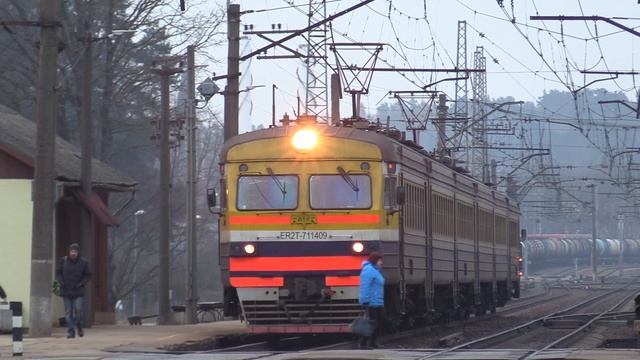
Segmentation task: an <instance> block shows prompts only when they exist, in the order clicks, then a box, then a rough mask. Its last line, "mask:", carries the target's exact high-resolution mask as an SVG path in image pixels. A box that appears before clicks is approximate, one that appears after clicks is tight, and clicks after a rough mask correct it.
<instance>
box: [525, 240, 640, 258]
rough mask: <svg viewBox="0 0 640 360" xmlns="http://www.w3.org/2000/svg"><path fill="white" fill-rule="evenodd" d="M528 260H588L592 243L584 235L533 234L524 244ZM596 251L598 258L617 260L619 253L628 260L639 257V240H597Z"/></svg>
mask: <svg viewBox="0 0 640 360" xmlns="http://www.w3.org/2000/svg"><path fill="white" fill-rule="evenodd" d="M524 247H525V249H526V250H527V256H528V258H529V260H531V261H536V262H546V261H556V262H557V261H558V260H560V261H563V260H568V259H575V258H579V259H585V258H586V259H588V258H589V257H590V256H591V247H592V241H591V238H590V237H589V235H585V234H549V235H544V234H534V235H531V236H530V238H529V239H527V240H526V241H525V242H524ZM596 251H597V254H598V257H599V258H602V259H618V257H619V256H620V252H621V251H622V252H623V256H624V257H625V258H629V259H634V260H635V259H637V258H638V257H640V240H634V239H625V240H624V241H622V242H621V241H620V240H617V239H597V240H596Z"/></svg>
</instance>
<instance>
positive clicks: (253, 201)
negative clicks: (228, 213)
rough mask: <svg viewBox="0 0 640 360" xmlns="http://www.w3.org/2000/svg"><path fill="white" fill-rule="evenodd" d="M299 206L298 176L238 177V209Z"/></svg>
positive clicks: (280, 208)
mask: <svg viewBox="0 0 640 360" xmlns="http://www.w3.org/2000/svg"><path fill="white" fill-rule="evenodd" d="M297 207H298V177H297V176H293V175H273V174H270V175H257V176H241V177H240V178H239V179H238V201H237V208H238V210H293V209H295V208H297Z"/></svg>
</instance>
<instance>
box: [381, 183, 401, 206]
mask: <svg viewBox="0 0 640 360" xmlns="http://www.w3.org/2000/svg"><path fill="white" fill-rule="evenodd" d="M396 186H397V179H396V177H395V176H387V177H385V178H384V207H385V208H392V207H395V206H396V205H398V204H397V203H396Z"/></svg>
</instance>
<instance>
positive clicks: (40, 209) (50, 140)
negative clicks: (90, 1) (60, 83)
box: [29, 0, 60, 337]
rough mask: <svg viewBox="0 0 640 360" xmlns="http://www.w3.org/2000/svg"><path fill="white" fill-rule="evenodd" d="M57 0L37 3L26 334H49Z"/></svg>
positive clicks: (45, 0)
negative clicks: (36, 52)
mask: <svg viewBox="0 0 640 360" xmlns="http://www.w3.org/2000/svg"><path fill="white" fill-rule="evenodd" d="M59 13H60V0H40V21H41V22H42V24H41V25H40V26H41V31H40V55H39V68H38V87H37V108H36V118H37V135H36V159H35V171H34V181H33V191H32V193H33V232H32V238H31V284H30V296H29V300H30V305H29V335H30V336H32V337H41V336H50V335H51V281H52V279H53V266H54V264H53V256H54V254H53V241H54V236H53V231H54V227H53V206H54V202H55V196H54V194H55V188H54V186H55V183H54V181H55V157H54V153H55V136H56V114H57V106H56V72H57V63H58V36H57V32H58V31H57V27H58V25H59V24H58V17H59Z"/></svg>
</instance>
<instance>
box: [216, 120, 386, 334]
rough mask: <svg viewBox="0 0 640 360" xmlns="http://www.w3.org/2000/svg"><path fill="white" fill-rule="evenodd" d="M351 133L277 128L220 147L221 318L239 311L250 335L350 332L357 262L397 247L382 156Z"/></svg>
mask: <svg viewBox="0 0 640 360" xmlns="http://www.w3.org/2000/svg"><path fill="white" fill-rule="evenodd" d="M355 132H359V131H358V130H354V129H349V128H334V127H326V126H307V127H282V128H273V129H268V130H261V131H256V132H252V133H248V134H244V135H240V136H237V137H235V138H234V139H232V140H231V141H230V142H228V143H227V144H225V147H224V149H223V151H222V155H221V159H222V162H223V164H224V165H223V166H224V180H223V181H224V182H225V183H226V194H227V199H226V201H224V202H223V206H222V207H223V216H221V222H220V229H221V231H220V235H221V249H220V251H221V263H222V264H221V265H222V273H223V279H224V282H225V286H226V288H225V303H226V304H227V312H228V313H233V311H234V308H235V307H236V306H237V305H239V308H240V309H241V311H242V317H243V318H244V319H245V320H246V321H247V323H248V324H249V326H250V329H251V330H252V331H254V332H270V333H274V332H275V333H277V332H295V333H318V332H347V331H349V329H348V325H349V324H350V323H351V321H352V320H353V319H354V318H355V317H357V316H358V315H359V313H360V308H359V306H358V294H359V293H358V291H359V290H358V285H359V273H360V268H361V265H362V262H363V261H364V260H365V259H366V254H368V253H370V252H371V251H373V250H374V249H379V248H380V241H381V240H384V241H387V242H389V241H390V242H397V236H398V235H397V230H396V231H395V232H393V231H390V229H392V228H393V227H394V225H395V228H396V229H397V223H394V221H393V219H395V218H396V217H395V216H391V217H387V216H386V211H385V208H384V204H383V201H384V199H383V191H382V189H383V185H384V174H385V173H386V167H385V166H384V164H383V162H382V153H381V150H380V149H379V148H378V147H377V146H376V145H375V144H372V143H367V142H363V141H359V140H354V139H351V137H353V136H352V135H353V133H355ZM236 297H237V298H236ZM236 299H237V300H236ZM235 301H238V303H234V302H235Z"/></svg>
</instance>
